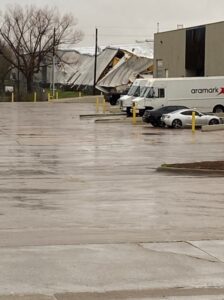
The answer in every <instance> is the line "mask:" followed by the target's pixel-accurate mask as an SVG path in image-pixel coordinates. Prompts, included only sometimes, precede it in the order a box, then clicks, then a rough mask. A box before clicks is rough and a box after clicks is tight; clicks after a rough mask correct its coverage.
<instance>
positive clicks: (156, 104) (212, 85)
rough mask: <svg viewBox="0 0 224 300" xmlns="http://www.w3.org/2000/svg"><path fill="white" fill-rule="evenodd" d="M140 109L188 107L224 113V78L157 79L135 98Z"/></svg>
mask: <svg viewBox="0 0 224 300" xmlns="http://www.w3.org/2000/svg"><path fill="white" fill-rule="evenodd" d="M133 103H134V105H135V107H136V110H137V111H139V112H141V114H142V113H143V112H144V110H145V109H156V108H160V107H162V106H167V105H184V106H187V107H189V108H196V109H198V110H200V111H203V112H224V76H219V77H181V78H154V79H153V80H151V81H150V82H149V83H148V86H147V89H146V90H145V93H144V95H142V97H138V98H135V99H133Z"/></svg>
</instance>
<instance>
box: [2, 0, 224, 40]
mask: <svg viewBox="0 0 224 300" xmlns="http://www.w3.org/2000/svg"><path fill="white" fill-rule="evenodd" d="M0 1H1V2H0V9H1V10H4V8H5V6H6V5H11V4H15V3H19V4H21V5H23V4H31V3H33V4H35V5H36V6H45V5H46V4H47V5H48V6H57V7H58V8H59V10H61V11H62V12H63V13H64V12H70V13H72V14H73V15H74V16H75V17H76V18H77V19H78V26H77V27H78V28H79V29H81V30H82V31H83V32H84V33H85V37H84V40H83V41H82V42H81V43H80V44H79V46H93V45H94V33H95V28H96V27H97V28H98V30H99V44H101V45H113V44H125V43H134V42H135V41H136V40H145V39H152V38H153V34H154V33H155V32H156V31H157V23H159V28H160V31H166V30H172V29H175V28H177V25H181V24H182V25H183V26H184V27H190V26H195V25H201V24H205V23H212V22H217V21H223V20H224V0H50V1H47V0H38V1H37V0H19V1H14V0H0Z"/></svg>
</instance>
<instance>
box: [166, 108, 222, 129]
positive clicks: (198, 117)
mask: <svg viewBox="0 0 224 300" xmlns="http://www.w3.org/2000/svg"><path fill="white" fill-rule="evenodd" d="M192 112H195V125H196V126H203V125H215V124H220V123H222V121H221V119H220V118H219V117H216V116H214V115H209V114H203V113H201V112H199V111H197V110H195V109H180V110H176V111H174V112H171V113H169V114H164V115H162V118H161V120H162V121H163V122H164V123H165V124H166V125H167V126H168V127H173V128H182V127H189V126H191V125H192Z"/></svg>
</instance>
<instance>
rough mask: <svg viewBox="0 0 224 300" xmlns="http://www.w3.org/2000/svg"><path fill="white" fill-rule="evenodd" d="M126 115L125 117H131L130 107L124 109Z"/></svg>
mask: <svg viewBox="0 0 224 300" xmlns="http://www.w3.org/2000/svg"><path fill="white" fill-rule="evenodd" d="M126 115H127V117H131V116H132V113H131V108H130V107H127V108H126Z"/></svg>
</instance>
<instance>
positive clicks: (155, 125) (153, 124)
mask: <svg viewBox="0 0 224 300" xmlns="http://www.w3.org/2000/svg"><path fill="white" fill-rule="evenodd" d="M151 124H152V126H153V127H159V124H158V123H157V122H151Z"/></svg>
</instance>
